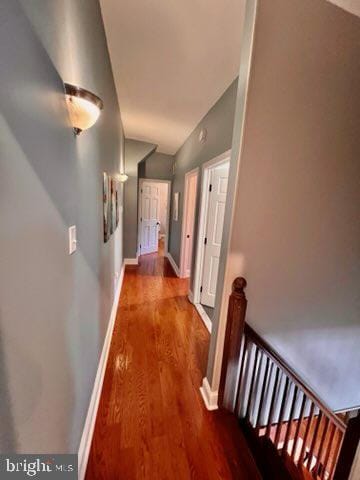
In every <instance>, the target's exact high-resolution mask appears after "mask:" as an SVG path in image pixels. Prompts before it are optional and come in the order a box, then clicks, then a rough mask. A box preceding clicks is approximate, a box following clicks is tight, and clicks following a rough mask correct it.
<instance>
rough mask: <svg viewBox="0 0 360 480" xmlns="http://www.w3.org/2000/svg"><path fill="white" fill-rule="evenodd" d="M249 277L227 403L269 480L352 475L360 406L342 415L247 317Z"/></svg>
mask: <svg viewBox="0 0 360 480" xmlns="http://www.w3.org/2000/svg"><path fill="white" fill-rule="evenodd" d="M245 287H246V281H245V279H244V278H237V279H236V280H235V281H234V283H233V290H232V294H231V296H230V299H229V310H228V319H227V329H226V335H225V345H224V355H223V365H222V372H221V382H220V391H219V406H220V407H221V408H224V409H226V410H229V411H230V412H233V414H234V415H235V416H236V417H237V418H238V420H239V426H240V429H241V430H242V432H243V434H244V435H245V437H246V439H247V443H248V445H249V447H250V450H251V452H252V454H253V457H254V459H255V462H256V464H257V467H258V469H259V472H260V474H261V475H262V478H263V480H274V479H276V480H308V479H316V480H347V479H349V478H350V471H351V467H352V464H353V461H354V457H355V454H356V449H357V446H358V444H359V438H360V415H359V410H354V411H351V412H345V413H344V412H343V413H342V414H336V413H334V412H333V411H331V409H330V408H329V407H328V406H327V405H326V403H325V402H324V401H323V400H322V399H320V398H319V397H318V396H317V395H316V393H315V392H314V391H313V390H312V389H311V388H310V387H309V386H308V385H306V384H305V382H303V380H302V379H301V378H300V377H299V376H298V375H297V373H296V372H295V371H294V370H293V369H292V368H291V367H290V366H289V365H288V364H287V363H286V361H285V360H284V359H283V358H281V356H280V355H279V354H278V353H277V352H276V351H275V350H274V349H273V348H272V347H271V345H269V344H268V343H267V342H266V341H265V340H264V339H262V338H261V337H260V336H259V335H258V334H257V333H256V332H255V331H254V330H253V329H252V328H251V327H250V326H249V325H248V324H247V323H246V322H245V314H246V306H247V299H246V296H245V291H244V289H245Z"/></svg>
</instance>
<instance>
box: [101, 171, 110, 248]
mask: <svg viewBox="0 0 360 480" xmlns="http://www.w3.org/2000/svg"><path fill="white" fill-rule="evenodd" d="M110 222H111V218H110V191H109V176H108V174H107V173H106V172H103V225H104V243H106V242H107V241H108V240H109V238H110V229H111V227H110Z"/></svg>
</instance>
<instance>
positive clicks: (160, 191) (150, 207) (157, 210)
mask: <svg viewBox="0 0 360 480" xmlns="http://www.w3.org/2000/svg"><path fill="white" fill-rule="evenodd" d="M170 187H171V181H170V180H147V179H144V178H141V179H140V180H139V201H138V205H139V212H138V217H139V218H138V232H139V234H138V254H139V255H145V254H148V253H155V252H158V250H159V243H160V241H161V242H163V243H164V250H165V254H166V253H167V251H168V241H169V207H170Z"/></svg>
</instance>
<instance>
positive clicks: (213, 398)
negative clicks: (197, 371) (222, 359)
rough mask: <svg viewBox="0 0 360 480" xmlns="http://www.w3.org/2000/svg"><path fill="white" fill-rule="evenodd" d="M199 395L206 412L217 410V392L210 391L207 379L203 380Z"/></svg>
mask: <svg viewBox="0 0 360 480" xmlns="http://www.w3.org/2000/svg"><path fill="white" fill-rule="evenodd" d="M200 393H201V396H202V398H203V400H204V403H205V406H206V408H207V409H208V410H217V409H218V391H217V390H216V391H212V390H211V387H210V385H209V382H208V379H207V378H206V377H204V378H203V382H202V385H201V387H200Z"/></svg>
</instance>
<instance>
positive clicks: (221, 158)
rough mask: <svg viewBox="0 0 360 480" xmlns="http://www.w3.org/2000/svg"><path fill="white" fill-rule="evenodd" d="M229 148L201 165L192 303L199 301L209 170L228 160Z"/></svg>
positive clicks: (229, 155) (207, 204)
mask: <svg viewBox="0 0 360 480" xmlns="http://www.w3.org/2000/svg"><path fill="white" fill-rule="evenodd" d="M230 157H231V150H227V151H226V152H224V153H222V154H221V155H218V156H217V157H215V158H212V159H211V160H209V161H208V162H205V163H204V164H203V165H202V181H201V193H200V195H201V197H200V214H199V231H198V237H197V244H196V257H195V270H194V292H193V293H194V303H195V304H197V303H200V287H201V282H202V273H203V262H204V237H205V233H206V223H207V213H208V206H209V185H210V173H211V172H210V171H211V169H212V168H214V167H217V166H218V165H221V164H222V163H225V162H227V161H230Z"/></svg>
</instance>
